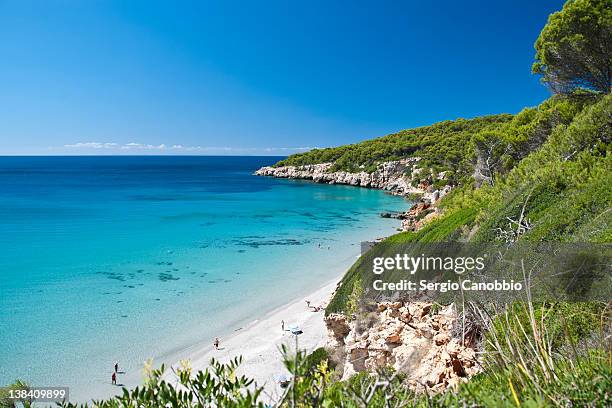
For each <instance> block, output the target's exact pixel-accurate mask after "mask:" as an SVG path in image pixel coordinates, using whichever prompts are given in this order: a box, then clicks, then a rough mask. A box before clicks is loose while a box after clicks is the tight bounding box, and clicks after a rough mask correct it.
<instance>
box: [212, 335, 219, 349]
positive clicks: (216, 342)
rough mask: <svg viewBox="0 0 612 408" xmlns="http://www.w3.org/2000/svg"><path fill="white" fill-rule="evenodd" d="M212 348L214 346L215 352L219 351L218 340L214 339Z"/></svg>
mask: <svg viewBox="0 0 612 408" xmlns="http://www.w3.org/2000/svg"><path fill="white" fill-rule="evenodd" d="M213 346H215V350H219V338H218V337H215V341H214V342H213Z"/></svg>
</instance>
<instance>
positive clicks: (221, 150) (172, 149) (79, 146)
mask: <svg viewBox="0 0 612 408" xmlns="http://www.w3.org/2000/svg"><path fill="white" fill-rule="evenodd" d="M63 149H65V150H69V151H73V152H76V151H79V152H88V151H96V150H100V149H104V150H105V151H106V153H112V152H117V153H122V152H138V151H141V152H143V153H145V152H158V153H159V152H168V153H170V154H173V153H174V154H176V153H181V152H185V153H202V154H215V153H217V154H247V155H248V154H258V153H264V154H273V153H280V154H287V153H293V152H305V151H308V150H312V149H315V147H227V146H221V147H219V146H210V147H202V146H185V145H182V144H173V145H170V146H168V145H166V144H165V143H162V144H159V145H153V144H144V143H136V142H130V143H124V144H120V143H115V142H77V143H72V144H65V145H64V146H63ZM53 150H56V149H53Z"/></svg>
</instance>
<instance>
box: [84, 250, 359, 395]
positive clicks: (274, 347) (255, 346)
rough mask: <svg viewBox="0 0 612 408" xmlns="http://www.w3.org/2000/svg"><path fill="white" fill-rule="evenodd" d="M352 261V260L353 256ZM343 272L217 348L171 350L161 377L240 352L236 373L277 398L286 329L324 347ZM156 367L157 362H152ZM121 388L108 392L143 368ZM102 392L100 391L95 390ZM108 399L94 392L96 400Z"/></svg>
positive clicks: (306, 345)
mask: <svg viewBox="0 0 612 408" xmlns="http://www.w3.org/2000/svg"><path fill="white" fill-rule="evenodd" d="M355 259H356V258H355ZM345 272H346V270H343V271H342V272H341V274H340V275H339V276H337V277H336V278H334V279H332V280H330V281H327V282H326V283H325V284H323V285H322V286H320V287H319V288H317V289H316V290H314V291H312V292H309V293H308V294H306V295H300V296H299V297H298V298H297V299H293V300H291V301H290V302H288V303H285V304H283V305H281V306H279V307H277V308H275V309H273V310H271V311H269V312H267V313H265V314H264V315H263V316H261V317H260V318H258V319H256V320H253V321H251V322H249V323H248V324H246V325H244V326H242V327H240V328H238V329H234V330H233V331H231V332H230V333H229V334H227V335H225V336H224V337H219V338H220V346H219V350H215V349H214V348H213V346H212V340H213V339H210V343H209V344H203V343H202V342H199V343H195V344H193V345H192V346H190V347H188V348H186V349H182V350H181V351H180V352H176V353H173V354H172V355H171V356H168V357H167V358H166V360H168V361H172V364H166V373H165V375H164V379H165V380H166V381H168V382H170V383H172V384H177V379H176V376H175V375H174V374H173V373H172V371H171V369H172V368H176V367H179V366H180V361H181V360H185V359H186V360H189V362H190V366H191V368H192V370H193V372H197V371H200V370H205V369H206V368H208V367H209V366H210V360H211V359H212V358H214V359H215V360H217V361H219V362H221V363H227V362H229V361H230V360H232V359H233V358H235V357H238V356H242V363H241V364H240V366H239V368H238V371H237V374H239V375H245V376H247V377H249V378H252V379H254V380H255V383H256V384H257V385H258V386H261V387H263V388H264V392H263V396H262V397H263V399H264V400H265V401H268V400H272V399H275V398H277V397H279V396H280V395H281V393H282V389H281V388H280V386H279V385H278V383H277V382H276V381H275V377H278V376H279V375H287V374H288V371H287V369H286V368H285V366H284V364H283V360H282V355H281V352H280V346H281V345H286V346H287V347H288V348H289V349H290V350H291V351H292V352H293V351H295V336H294V335H292V334H291V332H290V331H289V330H288V327H289V326H292V325H297V326H299V327H300V329H301V330H302V331H303V333H302V334H300V335H299V336H298V348H299V349H300V350H306V352H307V353H310V352H312V351H313V350H315V349H316V348H318V347H322V346H324V345H325V344H326V343H327V341H328V335H327V328H326V326H325V321H324V317H325V310H324V309H325V306H327V304H328V302H329V301H330V299H331V297H332V295H333V293H334V291H335V290H336V288H337V286H338V284H339V283H340V281H341V280H342V278H343V276H344V273H345ZM306 300H309V301H310V304H311V305H312V306H323V308H322V309H321V310H320V311H318V312H314V311H313V309H312V308H308V307H307V305H306ZM283 320H284V322H285V331H282V330H281V321H283ZM153 366H154V367H155V368H159V364H155V363H154V365H153ZM118 382H120V383H121V384H123V386H122V387H116V389H115V390H114V392H113V393H112V395H121V394H122V388H123V387H125V388H127V389H129V390H132V389H134V388H136V387H137V386H140V385H141V384H142V369H140V370H138V372H134V371H132V372H129V373H126V374H124V375H122V378H120V381H118ZM98 391H102V390H98ZM100 397H103V398H107V397H108V395H107V396H106V397H104V396H103V395H98V396H96V397H94V398H89V400H92V399H97V398H100Z"/></svg>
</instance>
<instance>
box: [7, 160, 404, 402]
mask: <svg viewBox="0 0 612 408" xmlns="http://www.w3.org/2000/svg"><path fill="white" fill-rule="evenodd" d="M278 159H279V158H278V157H0V248H1V249H2V250H1V251H0V278H1V283H0V385H2V384H7V383H10V382H12V381H13V380H15V379H16V378H20V379H24V380H26V381H28V382H30V383H31V384H32V385H45V386H50V385H57V386H60V385H61V386H69V387H71V392H72V394H73V396H74V395H76V396H78V397H80V398H83V397H86V396H87V390H88V389H92V388H95V387H96V386H97V385H98V384H102V383H105V382H108V381H109V378H108V375H109V374H108V373H109V372H110V367H111V365H112V363H113V362H114V361H115V360H119V361H120V362H121V366H122V368H123V369H124V370H126V371H128V372H130V371H131V372H133V371H136V370H139V369H140V368H141V367H142V362H143V361H144V360H145V359H147V358H149V357H152V358H154V359H155V361H157V362H160V361H164V359H165V358H168V356H171V355H175V354H176V353H177V352H180V350H182V349H185V348H187V347H189V346H190V345H193V344H195V343H198V342H207V343H208V342H210V339H211V338H213V337H214V336H217V335H221V336H222V335H226V334H228V333H231V332H232V331H233V330H234V329H236V328H238V327H240V326H241V325H244V324H247V323H248V322H250V321H252V320H254V319H256V318H257V317H261V316H263V315H264V314H266V313H267V312H269V311H271V310H272V309H274V308H277V307H279V306H281V305H282V304H285V303H287V302H288V301H290V300H292V299H294V298H296V297H297V296H299V295H305V294H307V293H309V292H310V291H313V290H315V289H317V288H318V287H320V286H321V285H322V284H324V283H326V282H328V281H329V280H331V279H333V278H335V277H336V276H338V274H339V273H340V272H341V271H343V270H345V269H346V268H347V267H348V266H349V265H350V264H351V263H352V262H353V261H354V259H355V257H356V256H357V255H358V253H359V243H360V241H362V240H368V239H373V238H375V237H377V236H380V235H383V234H390V233H392V232H393V231H394V229H395V228H396V227H397V226H398V223H397V220H389V219H383V218H381V217H380V216H379V213H380V212H382V211H396V210H401V209H406V208H407V206H408V203H407V202H406V201H404V200H403V199H401V198H398V197H394V196H391V195H388V194H385V193H384V192H381V191H377V190H369V189H363V188H355V187H348V186H331V185H320V184H314V183H310V182H306V181H292V180H279V179H272V178H264V177H257V176H253V175H252V172H253V171H254V170H256V169H257V168H259V167H261V166H263V165H269V164H272V163H274V162H276V161H277V160H278Z"/></svg>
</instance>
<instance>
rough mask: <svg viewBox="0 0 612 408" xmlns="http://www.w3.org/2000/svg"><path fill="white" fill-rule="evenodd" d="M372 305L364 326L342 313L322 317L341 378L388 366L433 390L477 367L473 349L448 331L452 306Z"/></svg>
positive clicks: (463, 378)
mask: <svg viewBox="0 0 612 408" xmlns="http://www.w3.org/2000/svg"><path fill="white" fill-rule="evenodd" d="M377 308H378V310H376V311H375V312H374V313H372V314H371V315H370V316H369V317H368V319H369V320H370V322H369V324H368V327H365V328H364V327H360V324H359V322H357V321H355V320H349V319H348V317H347V316H345V315H342V314H335V313H332V314H330V315H329V316H327V317H326V319H325V322H326V325H327V328H328V332H329V339H330V340H329V344H328V346H329V349H330V350H334V351H335V352H336V355H335V358H336V359H337V360H338V361H337V363H338V364H339V366H340V367H342V370H343V371H342V373H343V378H348V377H350V376H352V375H353V374H355V373H356V372H361V371H366V372H370V373H376V371H377V370H379V369H382V368H385V367H388V366H391V367H393V368H394V369H395V370H397V371H401V372H403V373H405V374H406V375H407V382H408V384H409V385H410V386H411V387H412V388H413V389H415V390H417V391H422V390H425V389H426V390H428V391H434V392H435V391H441V390H443V389H445V388H447V387H456V386H457V385H458V384H459V383H461V382H464V381H467V379H468V378H469V377H470V376H472V375H474V374H476V373H478V372H480V370H481V369H480V364H479V362H478V359H477V354H476V351H475V350H474V349H473V348H472V347H468V346H466V345H463V344H461V340H460V339H458V338H456V337H455V336H454V335H453V331H454V330H453V326H454V324H455V322H456V321H457V312H456V309H455V307H454V305H449V306H446V307H443V308H442V309H441V310H440V311H438V312H432V310H431V308H432V304H431V303H426V302H412V303H402V302H382V303H379V304H378V305H377Z"/></svg>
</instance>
